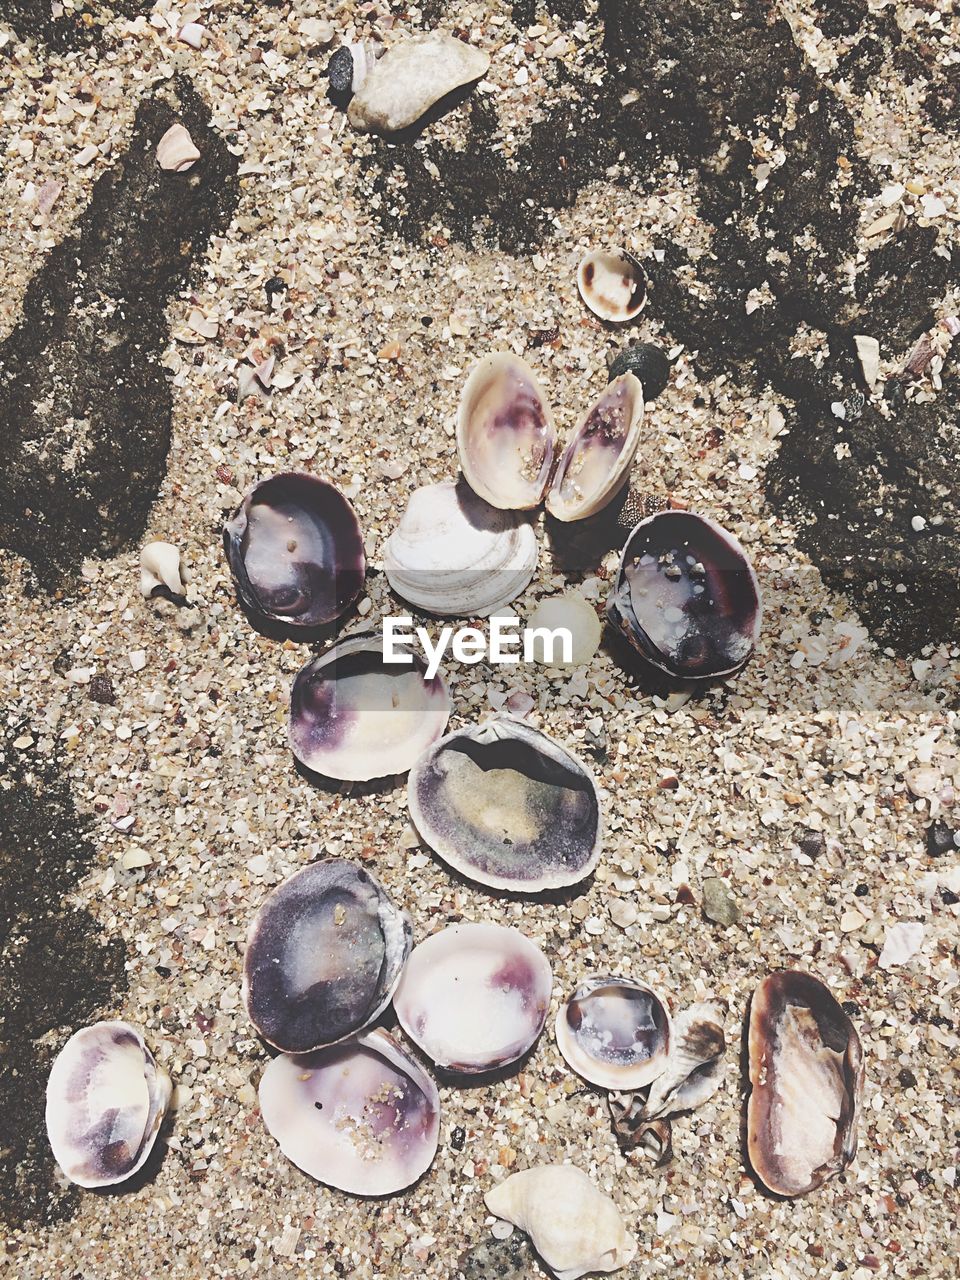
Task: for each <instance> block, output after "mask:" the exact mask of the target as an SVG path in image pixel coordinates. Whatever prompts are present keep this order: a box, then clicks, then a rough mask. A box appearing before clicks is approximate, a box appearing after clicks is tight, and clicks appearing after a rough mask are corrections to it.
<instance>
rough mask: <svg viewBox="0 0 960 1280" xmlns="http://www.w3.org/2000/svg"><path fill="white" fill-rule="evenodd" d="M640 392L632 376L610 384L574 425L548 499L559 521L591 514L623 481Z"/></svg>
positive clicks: (634, 439) (635, 440)
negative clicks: (574, 427) (575, 425)
mask: <svg viewBox="0 0 960 1280" xmlns="http://www.w3.org/2000/svg"><path fill="white" fill-rule="evenodd" d="M642 424H643V389H642V387H641V385H640V383H639V381H638V380H637V379H636V378H635V377H634V376H633V374H632V373H625V374H622V375H621V376H620V377H619V378H615V379H614V380H613V381H612V382H610V383H609V384H608V385H607V386H606V387H605V388H604V390H603V391H602V392H601V393H600V395H599V397H598V398H597V399H596V400H595V401H594V403H593V404H592V405H591V406H590V408H589V409H588V410H587V411H586V413H585V414H584V415H583V417H582V418H581V419H580V422H579V423H578V424H577V427H576V429H575V431H574V432H573V435H572V436H571V437H570V440H569V442H568V444H567V446H566V448H565V449H564V451H563V454H562V456H561V458H560V461H559V463H558V464H557V469H556V474H555V475H554V477H553V480H552V482H551V484H550V491H549V493H548V494H547V510H548V511H549V512H550V514H551V515H552V516H555V517H556V519H557V520H565V521H568V520H583V519H585V518H586V517H587V516H592V515H595V514H596V513H597V512H598V511H600V510H601V509H602V508H603V507H605V506H606V505H607V503H608V502H609V501H610V499H611V498H612V497H613V496H614V494H616V493H617V492H619V490H620V489H621V488H622V487H623V484H624V482H625V481H626V478H627V475H628V474H629V471H630V468H631V466H632V465H633V460H634V458H635V456H636V453H637V447H638V445H639V444H640V428H641V426H642Z"/></svg>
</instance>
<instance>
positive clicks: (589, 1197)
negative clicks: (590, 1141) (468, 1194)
mask: <svg viewBox="0 0 960 1280" xmlns="http://www.w3.org/2000/svg"><path fill="white" fill-rule="evenodd" d="M484 1200H485V1201H486V1205H487V1208H488V1209H489V1210H490V1212H491V1213H492V1214H494V1215H495V1216H496V1217H498V1218H504V1219H506V1221H507V1222H512V1223H513V1224H514V1226H517V1227H519V1228H520V1230H521V1231H525V1232H526V1233H527V1235H528V1236H529V1237H530V1240H531V1242H532V1244H533V1247H534V1248H535V1249H536V1251H537V1253H538V1254H539V1255H540V1257H541V1258H542V1259H543V1261H544V1262H545V1263H546V1264H547V1266H548V1267H549V1268H550V1270H551V1271H552V1272H553V1274H554V1275H555V1276H556V1277H557V1280H579V1278H580V1277H581V1276H585V1275H592V1274H594V1273H596V1272H601V1273H603V1274H608V1273H609V1272H611V1271H619V1269H620V1268H621V1267H625V1266H627V1265H628V1264H629V1263H630V1262H632V1261H633V1258H634V1256H635V1255H636V1252H637V1242H636V1241H635V1240H634V1238H633V1237H632V1236H631V1235H630V1234H629V1233H628V1231H627V1229H626V1226H625V1225H624V1221H623V1218H622V1217H621V1216H620V1210H619V1209H618V1208H617V1206H616V1205H615V1204H614V1202H613V1201H612V1200H611V1199H610V1197H609V1196H605V1195H604V1194H603V1192H602V1191H600V1190H599V1188H598V1187H596V1186H594V1184H593V1182H591V1180H590V1178H588V1177H587V1175H586V1174H585V1173H584V1172H583V1171H582V1170H581V1169H576V1168H574V1166H573V1165H569V1164H548V1165H539V1166H537V1167H536V1168H533V1169H523V1170H521V1171H520V1172H519V1173H513V1174H511V1175H510V1177H508V1178H505V1179H504V1180H503V1182H501V1183H500V1184H499V1185H498V1186H496V1187H493V1188H491V1190H490V1191H488V1192H487V1194H486V1195H485V1196H484Z"/></svg>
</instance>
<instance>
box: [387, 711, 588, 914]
mask: <svg viewBox="0 0 960 1280" xmlns="http://www.w3.org/2000/svg"><path fill="white" fill-rule="evenodd" d="M407 795H408V799H409V805H410V816H411V818H412V819H413V821H414V824H415V825H416V828H417V830H418V831H419V832H420V835H421V836H422V837H423V839H424V840H425V841H426V842H427V844H428V845H429V846H430V847H431V849H433V850H434V852H436V853H437V854H438V855H439V856H440V857H441V858H442V859H443V861H444V862H446V863H447V864H448V865H449V866H451V867H453V868H454V870H455V871H459V872H461V874H463V875H465V876H467V877H468V878H469V879H471V880H475V881H477V882H478V883H479V884H484V885H488V886H489V887H490V888H493V889H507V890H512V891H514V892H516V893H540V892H541V891H543V890H545V889H557V888H561V887H563V886H564V885H571V884H578V883H579V882H580V881H581V880H583V879H585V878H586V877H587V876H588V875H589V874H590V873H591V872H592V871H593V869H594V868H595V867H596V865H597V862H598V860H599V857H600V845H601V840H602V824H601V816H600V795H599V790H598V788H597V783H596V780H595V778H594V776H593V774H592V773H591V772H590V770H589V769H588V768H587V766H586V765H585V764H584V763H583V762H582V761H581V760H580V759H579V758H578V757H577V756H575V755H574V754H573V753H572V752H571V751H568V750H567V749H566V748H565V747H562V746H561V745H560V744H559V743H558V742H554V740H553V739H552V738H548V737H547V735H546V734H545V733H541V732H540V731H539V730H538V729H534V728H533V726H532V725H528V724H525V723H523V722H522V721H519V720H514V719H511V718H510V717H506V716H504V717H498V718H495V719H492V720H488V721H486V722H484V723H483V724H480V725H473V726H472V727H470V728H467V729H458V730H455V731H454V732H453V733H448V734H447V735H446V737H444V738H441V739H440V741H439V742H437V743H435V744H434V745H433V746H432V747H430V748H428V750H427V751H425V752H424V754H423V755H422V756H421V757H420V759H419V760H418V761H417V763H416V764H415V765H414V766H413V768H412V769H411V770H410V777H409V780H408V786H407Z"/></svg>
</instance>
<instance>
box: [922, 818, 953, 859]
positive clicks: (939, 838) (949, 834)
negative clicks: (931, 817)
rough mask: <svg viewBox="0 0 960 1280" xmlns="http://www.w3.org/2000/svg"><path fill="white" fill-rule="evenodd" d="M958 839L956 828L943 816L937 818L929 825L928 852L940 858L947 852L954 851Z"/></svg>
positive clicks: (933, 856)
mask: <svg viewBox="0 0 960 1280" xmlns="http://www.w3.org/2000/svg"><path fill="white" fill-rule="evenodd" d="M956 849H957V841H956V836H955V833H954V830H953V828H952V827H949V826H948V825H947V824H946V823H945V822H944V821H943V819H942V818H937V819H936V820H935V821H933V822H931V823H930V825H929V827H927V853H929V854H930V856H931V857H932V858H940V857H942V856H943V855H944V854H945V853H954V852H955V851H956Z"/></svg>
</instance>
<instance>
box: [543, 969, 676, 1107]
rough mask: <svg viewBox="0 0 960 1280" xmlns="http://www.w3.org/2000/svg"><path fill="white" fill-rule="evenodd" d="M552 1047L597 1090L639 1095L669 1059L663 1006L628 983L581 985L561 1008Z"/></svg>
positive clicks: (607, 980) (601, 980) (604, 980)
mask: <svg viewBox="0 0 960 1280" xmlns="http://www.w3.org/2000/svg"><path fill="white" fill-rule="evenodd" d="M555 1031H556V1037H557V1047H558V1048H559V1050H560V1052H561V1053H562V1054H563V1057H564V1059H565V1060H566V1062H567V1064H568V1065H569V1066H570V1067H572V1068H573V1070H574V1071H576V1073H577V1074H578V1075H581V1076H583V1078H584V1080H589V1081H590V1083H591V1084H595V1085H598V1086H599V1087H600V1088H601V1089H619V1090H632V1089H640V1088H642V1087H643V1086H644V1085H647V1084H649V1083H650V1082H651V1081H652V1080H655V1079H656V1078H657V1076H658V1075H660V1074H661V1073H662V1072H663V1070H664V1068H665V1066H666V1064H667V1059H668V1055H669V1053H670V1044H671V1035H672V1030H671V1021H670V1014H669V1012H668V1011H667V1006H666V1004H665V1003H664V1002H663V1000H661V999H660V997H659V996H658V995H657V993H656V992H655V991H654V990H653V988H652V987H648V986H647V984H646V983H645V982H633V981H631V980H630V979H628V978H611V977H597V978H588V979H587V980H586V981H585V982H582V983H581V984H580V986H579V987H577V989H576V991H575V992H574V993H573V995H572V996H571V997H570V999H569V1000H568V1001H567V1002H566V1004H564V1005H562V1006H561V1008H560V1010H559V1012H558V1013H557V1021H556V1028H555Z"/></svg>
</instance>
